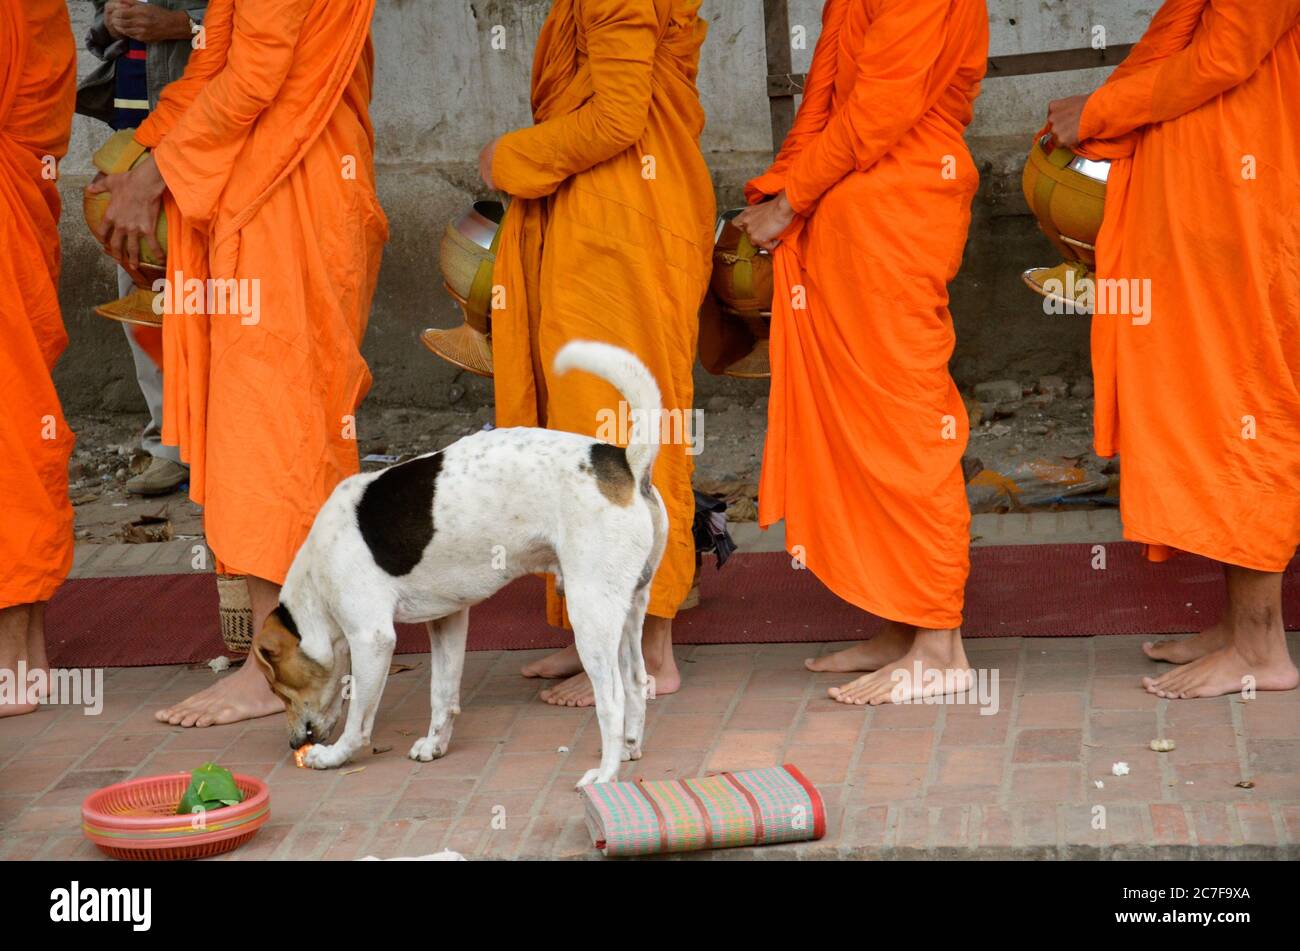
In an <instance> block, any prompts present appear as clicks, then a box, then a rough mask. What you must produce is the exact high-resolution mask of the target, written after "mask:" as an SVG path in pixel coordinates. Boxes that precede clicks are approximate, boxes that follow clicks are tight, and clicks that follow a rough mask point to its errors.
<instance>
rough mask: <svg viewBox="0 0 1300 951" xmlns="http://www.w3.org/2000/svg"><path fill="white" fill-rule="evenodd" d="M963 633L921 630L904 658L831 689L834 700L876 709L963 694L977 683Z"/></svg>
mask: <svg viewBox="0 0 1300 951" xmlns="http://www.w3.org/2000/svg"><path fill="white" fill-rule="evenodd" d="M974 679H975V678H974V672H973V671H972V670H971V669H970V664H969V662H968V661H967V660H966V651H965V649H964V648H963V647H962V643H961V631H959V630H948V631H933V630H921V629H918V630H917V632H916V639H915V640H914V641H913V643H912V646H911V648H910V649H909V650H908V651H907V653H905V654H904V655H903V656H902V657H900V658H898V659H897V660H895V661H893V662H891V663H888V664H886V665H885V666H883V667H881V668H880V669H879V670H877V671H875V672H874V673H868V674H864V675H863V676H861V677H859V678H858V679H857V680H854V681H853V682H851V683H847V684H845V685H844V686H843V687H831V688H830V690H829V691H827V692H828V693H829V694H830V697H831V699H832V700H837V701H839V702H840V703H847V704H854V705H864V704H870V705H872V706H875V705H877V704H882V703H907V702H910V701H915V700H921V699H923V698H925V697H940V696H947V695H950V694H956V693H962V692H964V691H966V690H969V689H970V688H971V685H972V684H973V683H974Z"/></svg>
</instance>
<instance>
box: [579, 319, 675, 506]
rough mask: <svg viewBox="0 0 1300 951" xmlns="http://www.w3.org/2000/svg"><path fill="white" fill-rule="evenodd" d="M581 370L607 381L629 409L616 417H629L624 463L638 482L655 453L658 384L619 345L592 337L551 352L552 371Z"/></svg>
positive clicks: (640, 480) (637, 361) (658, 399)
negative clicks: (629, 431) (595, 339)
mask: <svg viewBox="0 0 1300 951" xmlns="http://www.w3.org/2000/svg"><path fill="white" fill-rule="evenodd" d="M570 370H585V371H587V372H588V373H591V374H593V375H594V376H598V377H600V378H601V379H602V380H605V381H607V382H609V383H610V384H611V385H612V386H613V387H614V389H616V390H618V391H619V393H620V394H622V396H623V400H624V401H625V402H626V403H627V408H628V410H629V412H628V413H627V416H626V417H624V414H623V413H621V412H620V413H619V414H618V418H619V419H620V420H621V419H623V418H629V419H631V421H632V431H631V433H629V434H628V440H627V464H628V467H629V468H631V470H632V475H633V477H634V478H635V479H636V482H637V484H638V485H641V484H642V477H643V476H644V475H645V474H646V473H647V472H649V471H650V469H651V467H652V466H653V465H654V463H655V456H657V455H658V454H659V417H660V415H662V409H663V403H662V401H661V399H660V396H659V384H658V383H656V382H655V378H654V376H652V375H651V373H650V371H649V370H647V369H646V366H645V364H644V363H642V362H641V361H640V360H638V359H637V358H636V357H635V356H633V355H632V354H631V353H629V352H628V351H626V350H624V349H623V348H622V347H615V346H613V345H612V344H608V343H596V342H595V341H592V340H574V341H572V342H571V343H566V344H565V345H564V346H563V347H561V348H560V352H559V353H557V354H556V355H555V372H556V373H558V374H564V373H568V372H569V371H570Z"/></svg>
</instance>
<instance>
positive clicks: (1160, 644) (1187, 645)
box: [1142, 618, 1231, 664]
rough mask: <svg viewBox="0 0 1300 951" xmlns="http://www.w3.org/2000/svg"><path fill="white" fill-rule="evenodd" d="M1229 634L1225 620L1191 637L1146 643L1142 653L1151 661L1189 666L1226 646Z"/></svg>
mask: <svg viewBox="0 0 1300 951" xmlns="http://www.w3.org/2000/svg"><path fill="white" fill-rule="evenodd" d="M1230 633H1231V632H1230V630H1229V627H1228V622H1227V619H1226V618H1225V619H1224V620H1222V621H1220V622H1219V623H1218V624H1215V625H1214V626H1213V627H1207V628H1206V629H1205V630H1203V631H1201V632H1200V633H1199V634H1193V635H1192V636H1191V637H1181V638H1179V639H1177V640H1173V639H1166V640H1162V641H1156V642H1155V643H1154V644H1153V643H1152V642H1151V641H1147V642H1146V643H1145V644H1143V645H1142V653H1144V654H1146V655H1147V656H1148V657H1150V658H1151V659H1152V660H1163V661H1165V662H1166V663H1169V664H1190V663H1191V662H1192V661H1194V660H1199V659H1200V658H1202V657H1204V656H1205V655H1206V654H1209V653H1211V652H1212V651H1216V650H1218V649H1219V648H1220V647H1223V646H1224V645H1225V644H1227V643H1228V641H1229V639H1230V638H1229V635H1230Z"/></svg>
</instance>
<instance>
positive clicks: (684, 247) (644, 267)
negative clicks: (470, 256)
mask: <svg viewBox="0 0 1300 951" xmlns="http://www.w3.org/2000/svg"><path fill="white" fill-rule="evenodd" d="M698 7H699V0H582V2H581V3H578V2H575V0H555V2H554V3H553V4H552V6H551V12H550V15H549V17H548V18H547V20H546V23H545V25H544V26H543V27H542V33H541V37H540V39H539V40H538V45H537V53H536V58H535V61H534V64H533V82H532V103H533V116H534V119H535V120H536V124H535V125H533V126H531V127H529V128H525V129H520V130H517V131H515V132H512V133H510V134H508V135H506V136H504V137H502V139H501V140H500V142H499V143H498V144H497V148H496V154H495V157H494V160H493V166H492V175H493V179H494V181H495V183H496V185H497V187H498V188H500V189H501V190H502V191H504V192H507V193H508V194H510V195H512V196H514V201H512V202H511V205H510V208H509V210H508V211H507V213H506V217H505V221H504V222H503V224H502V229H503V230H502V235H501V242H500V245H499V246H498V251H497V256H496V266H495V268H494V271H493V282H494V283H495V284H496V285H498V289H499V290H500V292H501V293H500V294H499V295H498V298H497V300H496V301H495V302H494V310H493V313H492V351H493V364H494V368H495V386H496V416H497V425H498V426H546V427H548V428H550V429H557V430H565V431H568V432H575V433H583V434H586V435H589V436H597V437H599V438H601V439H604V440H605V441H607V442H619V441H620V436H622V437H623V438H624V440H625V437H626V430H627V429H628V426H627V425H624V426H622V427H619V426H618V425H617V419H618V417H617V415H614V416H611V415H610V414H611V413H612V414H617V413H618V409H619V405H620V397H619V395H618V394H617V393H616V392H615V390H614V389H613V388H612V387H611V386H609V384H607V383H605V382H604V381H602V380H597V379H594V378H592V377H589V376H585V375H584V374H578V373H574V374H569V375H568V376H566V377H564V378H563V379H558V380H557V379H553V378H552V375H551V374H552V371H551V364H552V362H553V361H554V358H555V354H556V352H557V351H558V350H559V348H560V347H561V346H563V345H564V344H565V343H566V342H568V341H570V340H599V341H603V342H606V343H612V344H616V345H618V346H620V347H624V348H626V349H627V350H629V351H631V352H632V353H634V354H636V355H637V357H639V358H640V359H641V361H642V362H643V363H645V365H646V366H647V367H648V368H649V369H650V372H651V373H653V374H654V376H655V379H656V380H657V381H658V383H659V390H660V392H661V394H662V396H663V405H664V408H665V410H666V411H667V413H666V416H665V420H666V421H667V424H666V425H665V429H666V430H673V431H670V432H665V434H664V435H665V437H666V438H667V439H669V440H674V441H672V442H668V443H665V444H664V445H663V448H662V449H661V451H660V453H659V458H658V460H657V462H656V464H655V472H654V484H655V486H656V487H657V488H658V489H659V492H660V494H661V495H662V496H663V499H664V504H665V505H666V506H667V509H668V521H669V536H668V549H667V551H666V552H665V554H664V558H663V561H662V562H661V564H660V566H659V571H658V573H657V574H656V575H655V577H654V581H653V583H652V585H651V592H650V605H649V612H650V614H653V615H656V616H658V617H666V618H671V617H673V615H675V614H676V613H677V608H678V606H679V605H680V604H681V602H682V600H683V598H685V597H686V594H687V592H688V591H689V590H690V587H691V580H692V577H693V575H694V571H695V544H694V541H693V539H692V535H691V526H692V522H693V519H694V516H695V497H694V494H693V493H692V490H691V471H692V468H693V466H692V456H691V455H690V452H689V446H688V445H687V441H686V439H684V438H682V436H681V433H683V432H685V430H684V429H683V426H684V425H689V423H690V415H691V406H692V401H693V384H692V377H691V374H692V370H693V367H694V363H695V344H696V337H697V331H698V324H699V307H700V302H701V300H702V299H703V297H704V293H705V290H706V288H707V286H708V280H709V274H710V270H711V255H712V244H713V223H714V198H713V184H712V181H711V179H710V177H709V171H708V168H707V166H706V165H705V163H704V158H703V156H702V155H701V154H700V148H699V137H700V132H701V130H702V129H703V128H704V111H703V109H702V108H701V107H700V101H699V93H698V91H697V90H696V87H695V74H696V70H697V67H698V63H699V51H700V45H701V43H702V42H703V41H704V34H705V23H704V21H703V20H701V19H700V18H699V17H698V16H697V10H698ZM623 418H624V419H626V413H624V414H623ZM620 429H621V430H623V432H620ZM674 433H675V434H676V437H675V439H674ZM696 436H697V438H699V437H701V436H702V434H698V433H697V434H696ZM548 616H549V619H550V621H551V623H553V624H561V623H563V622H564V620H565V617H564V610H563V602H562V599H560V598H558V597H557V596H556V595H555V593H554V587H553V585H552V586H551V589H550V595H549V597H548Z"/></svg>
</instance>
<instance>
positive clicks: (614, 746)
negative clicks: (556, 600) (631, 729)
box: [566, 575, 630, 786]
mask: <svg viewBox="0 0 1300 951" xmlns="http://www.w3.org/2000/svg"><path fill="white" fill-rule="evenodd" d="M612 586H613V585H612V581H611V579H609V578H600V577H596V578H592V579H590V580H588V579H587V578H586V577H583V580H582V581H581V583H579V582H578V581H577V580H576V579H575V578H573V576H572V575H570V580H569V594H568V597H567V598H566V602H567V606H568V609H569V620H570V621H571V622H572V623H573V640H574V643H575V644H576V645H577V648H578V657H579V658H580V659H581V660H582V669H583V670H585V671H586V672H587V676H588V677H590V678H591V687H592V691H593V693H594V694H595V698H596V719H597V721H598V722H599V723H600V747H601V754H600V767H599V768H598V769H589V770H587V772H586V774H584V775H583V777H582V779H580V780H579V781H578V785H579V786H585V785H587V784H588V783H592V782H597V783H607V782H609V781H610V780H611V779H616V778H617V777H618V766H619V763H620V762H621V761H622V758H623V757H622V750H623V717H624V705H625V701H626V698H625V696H624V688H623V677H622V676H621V675H620V673H619V662H618V661H619V651H620V650H621V641H622V636H623V625H624V621H625V620H626V617H627V606H628V603H629V600H630V598H629V597H628V596H627V595H622V594H620V593H618V592H617V591H616V590H614V591H611V590H610V589H611V587H612ZM629 594H630V592H629Z"/></svg>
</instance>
